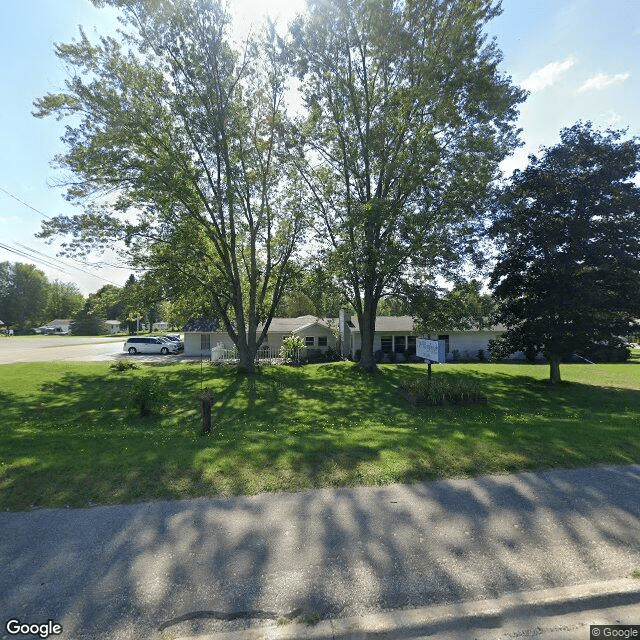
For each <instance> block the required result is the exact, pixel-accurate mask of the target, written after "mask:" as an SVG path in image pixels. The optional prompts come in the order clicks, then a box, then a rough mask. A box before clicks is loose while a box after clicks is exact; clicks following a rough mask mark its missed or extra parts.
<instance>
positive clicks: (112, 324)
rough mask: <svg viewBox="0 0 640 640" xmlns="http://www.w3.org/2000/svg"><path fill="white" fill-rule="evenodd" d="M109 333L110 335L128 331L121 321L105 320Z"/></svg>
mask: <svg viewBox="0 0 640 640" xmlns="http://www.w3.org/2000/svg"><path fill="white" fill-rule="evenodd" d="M105 324H106V325H107V331H108V332H109V333H123V332H125V331H127V327H126V324H125V325H123V324H122V323H121V322H120V320H105Z"/></svg>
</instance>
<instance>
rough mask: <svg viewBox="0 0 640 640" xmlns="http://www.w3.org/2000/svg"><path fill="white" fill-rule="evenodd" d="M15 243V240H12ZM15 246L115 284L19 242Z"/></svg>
mask: <svg viewBox="0 0 640 640" xmlns="http://www.w3.org/2000/svg"><path fill="white" fill-rule="evenodd" d="M14 242H15V240H14ZM15 244H16V245H17V246H18V247H20V248H21V249H24V250H26V251H30V252H32V253H35V254H36V255H40V256H43V257H45V258H48V259H50V260H55V261H56V262H59V263H60V264H62V265H65V266H67V267H70V268H71V269H76V270H77V271H82V273H86V274H87V275H89V276H93V277H95V278H100V280H104V281H105V282H109V283H110V284H115V282H111V280H108V279H107V278H103V277H102V276H100V275H98V274H97V273H91V272H90V271H87V270H86V269H82V268H80V267H76V266H75V265H73V264H69V263H68V262H65V261H64V260H60V258H56V257H53V256H50V255H48V254H46V253H43V252H42V251H38V250H37V249H33V248H32V247H27V246H26V245H24V244H21V243H20V242H15ZM70 260H71V261H72V262H77V263H78V264H81V265H83V266H89V265H88V264H87V263H86V262H80V261H79V260H74V259H73V258H70Z"/></svg>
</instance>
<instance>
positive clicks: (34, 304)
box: [0, 262, 51, 331]
mask: <svg viewBox="0 0 640 640" xmlns="http://www.w3.org/2000/svg"><path fill="white" fill-rule="evenodd" d="M48 291H49V280H48V279H47V276H46V275H45V274H44V273H43V272H42V271H41V270H40V269H38V268H36V267H35V266H34V265H32V264H23V263H21V262H15V263H13V262H2V263H0V320H2V321H3V322H4V323H5V324H6V325H7V326H15V327H16V328H17V329H18V331H24V330H25V329H27V328H28V327H32V326H36V325H38V324H40V323H42V322H45V321H46V320H47V319H49V320H51V318H47V317H46V305H47V296H48Z"/></svg>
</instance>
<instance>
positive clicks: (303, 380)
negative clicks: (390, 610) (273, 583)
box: [0, 354, 640, 510]
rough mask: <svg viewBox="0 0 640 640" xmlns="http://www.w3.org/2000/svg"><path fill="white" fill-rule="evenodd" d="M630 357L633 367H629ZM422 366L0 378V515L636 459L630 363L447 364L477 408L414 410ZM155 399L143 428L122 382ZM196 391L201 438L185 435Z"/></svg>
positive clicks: (177, 368) (23, 371)
mask: <svg viewBox="0 0 640 640" xmlns="http://www.w3.org/2000/svg"><path fill="white" fill-rule="evenodd" d="M634 355H637V354H634ZM424 375H425V367H424V365H382V366H381V367H380V372H379V373H378V374H376V375H373V376H368V375H365V374H361V373H360V372H359V371H358V370H357V368H356V367H355V366H354V365H353V364H351V363H346V362H341V363H335V364H324V365H312V366H306V367H300V368H293V367H286V366H280V367H276V366H272V367H265V368H263V369H262V370H261V371H260V373H259V374H258V375H257V376H256V377H255V378H254V379H250V380H248V379H239V378H237V377H236V376H235V374H234V372H233V371H232V370H231V369H225V368H216V367H212V366H210V365H208V364H205V365H204V367H203V368H201V366H200V365H199V364H184V363H182V364H175V365H167V366H155V367H154V366H141V368H140V369H138V370H136V371H129V372H122V373H114V372H112V371H110V369H109V366H108V363H95V364H94V363H91V364H89V363H87V364H78V363H34V364H15V365H3V366H0V508H1V509H3V510H4V509H25V508H29V507H31V506H61V505H74V506H83V505H90V504H105V503H117V502H129V501H135V500H142V499H151V498H160V497H174V498H177V497H187V496H201V495H231V494H241V493H257V492H260V491H273V490H279V489H284V490H297V489H302V488H307V487H320V486H330V485H355V484H382V483H389V482H412V481H418V480H423V479H430V478H442V477H454V476H470V475H475V474H481V473H501V472H510V471H517V470H520V469H542V468H549V467H576V466H589V465H596V464H602V463H606V464H628V463H632V462H638V461H640V359H637V358H636V359H634V360H632V361H631V362H629V363H625V364H609V365H586V364H584V365H582V364H572V365H563V366H562V375H563V378H564V380H565V381H567V382H566V383H564V384H562V385H559V386H557V387H552V386H549V385H548V384H547V383H546V378H547V377H548V367H547V366H543V365H538V366H534V365H509V364H459V365H451V364H447V365H444V366H435V367H434V376H449V375H458V376H468V377H471V378H474V379H477V380H479V381H480V383H481V385H482V387H483V388H484V390H485V392H486V395H487V396H488V404H487V405H471V406H466V407H413V406H410V405H409V404H408V403H407V402H406V401H405V400H404V398H403V397H402V396H401V395H400V394H399V392H398V387H399V386H400V385H401V383H402V382H403V381H406V380H407V379H410V378H412V377H417V376H424ZM136 376H155V377H156V378H157V384H158V386H159V387H160V388H161V389H162V392H163V397H164V398H166V407H165V408H164V409H163V411H162V412H161V413H160V415H158V416H156V417H151V418H145V419H141V418H139V417H137V415H136V412H135V410H134V409H132V408H131V407H129V406H128V398H129V397H130V395H131V386H132V385H131V383H132V379H133V378H134V377H136ZM201 385H202V386H205V387H210V388H211V389H212V390H213V392H214V396H215V400H216V402H215V405H214V415H213V422H214V432H213V433H212V434H211V435H210V436H208V437H201V436H199V435H198V432H199V428H200V416H199V394H200V389H201Z"/></svg>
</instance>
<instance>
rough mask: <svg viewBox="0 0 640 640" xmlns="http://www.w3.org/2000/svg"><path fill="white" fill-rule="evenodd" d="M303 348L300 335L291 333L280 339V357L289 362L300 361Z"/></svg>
mask: <svg viewBox="0 0 640 640" xmlns="http://www.w3.org/2000/svg"><path fill="white" fill-rule="evenodd" d="M304 348H305V346H304V340H303V339H302V338H301V337H300V336H296V335H294V334H291V335H290V336H287V337H286V338H284V339H283V340H282V346H281V347H280V357H281V358H284V359H285V360H288V361H289V362H296V363H297V362H300V358H301V356H302V353H303V350H304Z"/></svg>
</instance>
